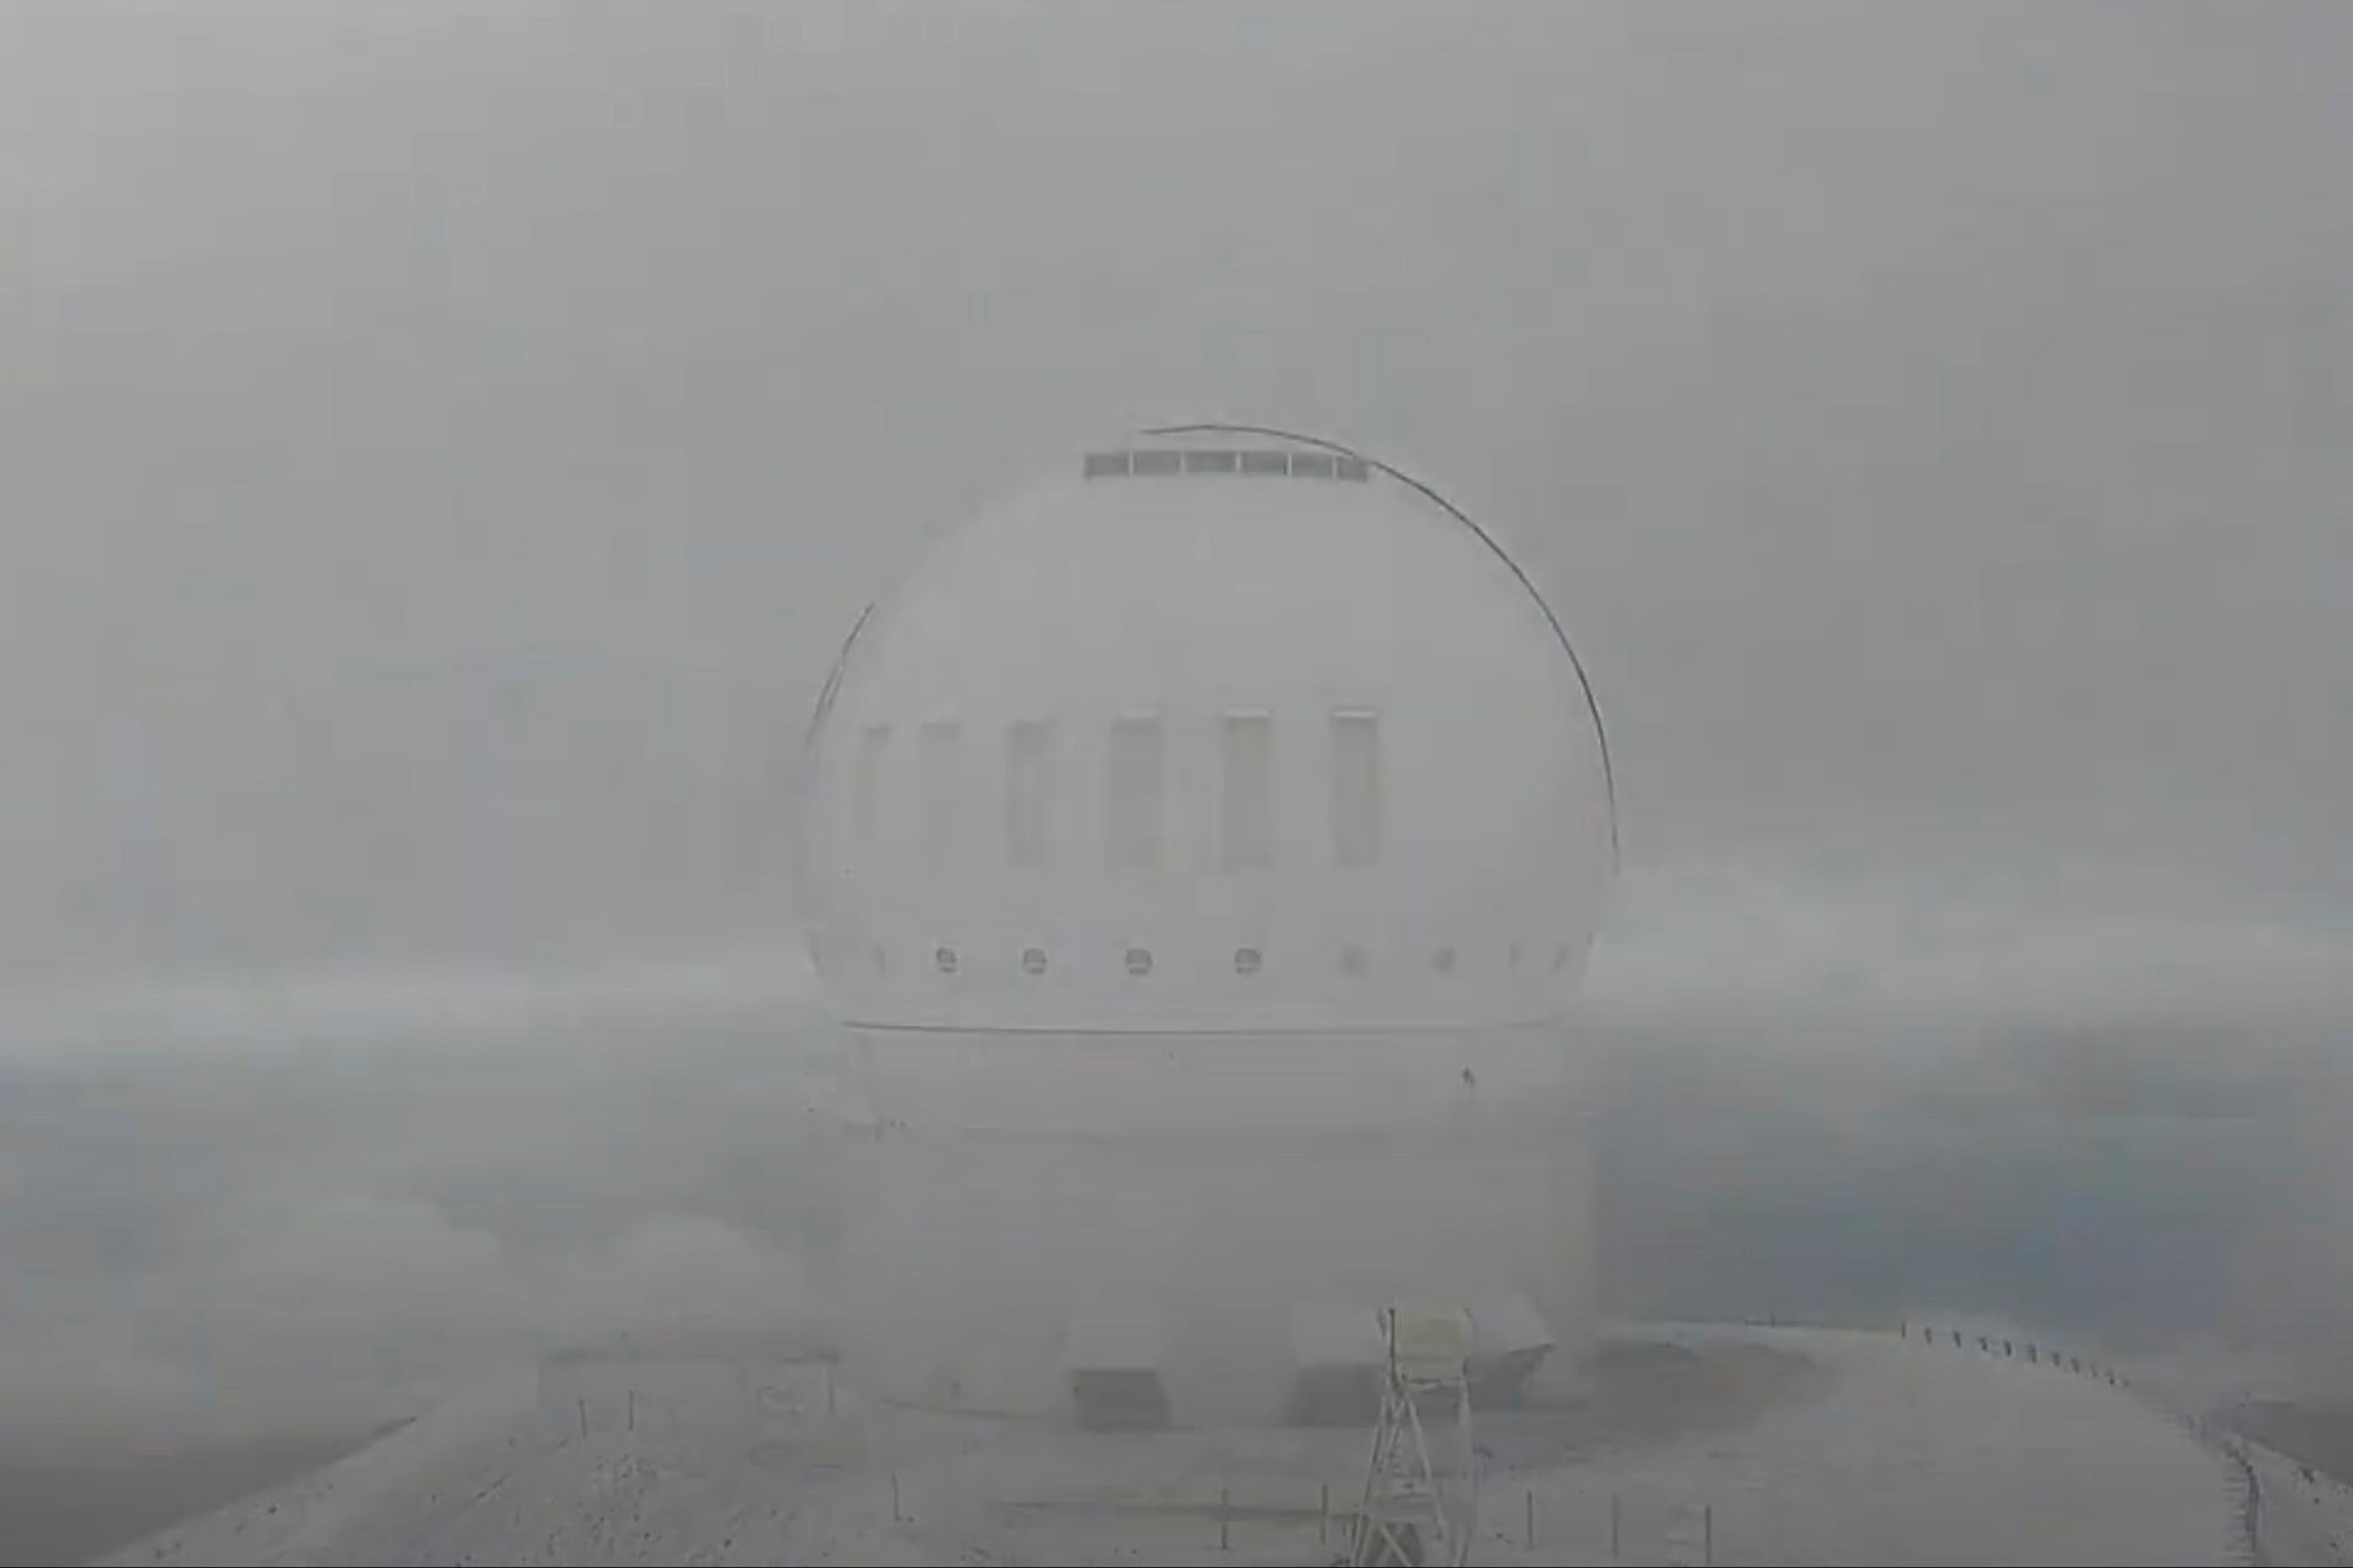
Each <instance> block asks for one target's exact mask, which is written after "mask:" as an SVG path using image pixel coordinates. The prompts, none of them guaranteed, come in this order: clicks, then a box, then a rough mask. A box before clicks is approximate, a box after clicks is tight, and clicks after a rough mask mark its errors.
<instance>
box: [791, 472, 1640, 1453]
mask: <svg viewBox="0 0 2353 1568" xmlns="http://www.w3.org/2000/svg"><path fill="white" fill-rule="evenodd" d="M1612 794H1613V790H1612V784H1611V781H1610V776H1609V758H1608V753H1607V750H1606V743H1605V741H1604V738H1603V735H1602V731H1601V725H1600V718H1599V710H1598V709H1597V708H1596V706H1595V704H1594V701H1593V698H1592V694H1591V691H1590V689H1588V685H1587V683H1586V680H1585V677H1584V672H1583V670H1582V668H1580V667H1579V665H1578V663H1577V657H1576V655H1575V653H1574V651H1573V650H1572V648H1571V647H1570V644H1569V641H1568V639H1567V637H1566V636H1565V635H1564V633H1563V631H1562V629H1561V626H1560V625H1559V623H1558V622H1557V620H1556V618H1555V617H1554V616H1553V613H1552V611H1551V610H1550V609H1549V608H1548V607H1547V606H1546V604H1545V602H1544V600H1543V599H1542V597H1541V596H1540V595H1538V594H1537V593H1536V591H1535V588H1534V587H1533V586H1532V584H1530V583H1529V582H1528V580H1527V578H1526V577H1525V575H1524V574H1522V572H1521V571H1520V569H1519V568H1518V567H1517V566H1516V565H1514V563H1513V562H1512V560H1511V559H1510V557H1509V556H1508V555H1506V554H1505V553H1504V551H1503V549H1502V548H1501V547H1500V545H1498V544H1497V542H1495V541H1494V540H1493V538H1492V537H1491V536H1489V535H1488V534H1487V533H1485V532H1484V531H1482V530H1481V529H1480V528H1479V527H1478V526H1477V525H1476V524H1475V523H1474V522H1472V521H1471V520H1470V519H1469V518H1467V517H1466V516H1465V515H1463V514H1462V513H1461V511H1459V510H1456V509H1455V508H1454V507H1453V506H1451V504H1450V503H1448V502H1447V501H1445V500H1443V499H1441V498H1440V497H1439V496H1438V495H1437V493H1436V492H1434V491H1432V490H1430V489H1428V488H1426V487H1425V486H1424V485H1422V484H1421V483H1419V481H1417V480H1415V479H1411V478H1409V477H1407V476H1405V475H1403V474H1401V473H1399V472H1398V471H1397V470H1395V469H1393V468H1388V466H1386V465H1384V464H1382V463H1381V462H1379V461H1377V460H1376V459H1373V458H1367V457H1365V456H1362V455H1359V454H1357V453H1356V452H1353V451H1349V450H1346V449H1344V448H1341V447H1335V446H1334V445H1332V444H1330V443H1327V442H1324V441H1319V440H1314V439H1310V438H1306V437H1297V436H1293V435H1287V434H1284V433H1281V432H1274V431H1266V430H1258V429H1249V428H1240V427H1231V426H1187V427H1183V428H1178V429H1171V430H1161V431H1154V432H1150V433H1146V434H1144V435H1139V436H1136V437H1131V438H1128V439H1126V440H1124V441H1121V442H1117V443H1113V444H1110V445H1106V446H1105V447H1103V448H1101V449H1099V450H1096V451H1092V452H1087V453H1083V454H1073V455H1072V457H1071V460H1070V463H1069V466H1068V468H1066V469H1064V470H1062V471H1060V472H1057V473H1053V474H1050V475H1048V476H1046V477H1044V478H1043V479H1041V480H1040V481H1039V482H1038V483H1037V484H1036V485H1035V486H1034V487H1032V488H1030V489H1028V490H1026V491H1024V492H1021V493H1019V494H1018V495H1017V496H1015V497H1014V498H1013V499H1011V500H1008V501H1007V502H1005V503H1004V504H1002V505H999V506H997V507H996V508H994V509H993V510H987V511H985V512H983V513H982V514H981V515H980V516H978V517H977V518H976V519H975V520H974V521H971V522H970V523H968V524H967V525H966V526H965V527H964V528H962V529H961V530H959V531H956V532H955V533H953V534H951V535H948V536H947V537H945V538H944V540H943V541H942V542H939V543H938V544H937V545H935V546H934V548H933V549H932V550H931V552H929V554H928V555H927V556H926V557H925V558H924V559H923V561H922V562H921V563H920V564H919V565H918V566H917V568H916V570H915V571H914V572H913V574H912V575H911V576H910V577H909V578H908V579H907V580H906V581H905V582H903V583H902V584H900V585H899V586H898V587H897V588H896V590H895V591H894V592H893V593H892V595H890V596H889V597H887V598H886V599H885V600H884V601H883V602H882V603H881V604H880V605H876V606H874V607H873V608H871V609H870V610H869V611H868V612H867V614H866V615H865V616H863V617H862V618H861V619H860V621H859V623H858V625H857V626H856V628H855V629H854V630H853V631H852V632H851V634H850V636H849V641H848V643H847V644H846V645H845V647H844V648H843V650H842V655H841V658H840V661H839V664H838V665H837V667H836V668H835V669H834V671H833V673H832V677H831V679H829V680H828V683H827V686H826V689H825V691H824V694H823V696H822V697H821V699H820V700H819V703H818V711H817V714H816V716H815V720H814V722H813V723H812V726H811V731H810V750H809V756H808V769H807V775H806V779H805V798H804V801H803V817H802V825H801V831H802V837H801V844H800V856H799V867H800V879H801V887H800V897H801V902H802V908H803V911H804V915H805V918H806V921H807V931H808V938H809V944H810V948H811V952H812V957H813V960H814V962H815V965H816V969H817V973H818V977H819V980H820V983H821V984H822V986H823V988H824V991H825V994H826V995H827V997H828V1000H829V1002H830V1004H831V1005H832V1006H833V1007H834V1008H835V1009H836V1010H837V1011H838V1013H839V1017H840V1020H841V1023H842V1025H843V1026H844V1030H845V1039H846V1042H847V1048H848V1052H849V1070H848V1071H847V1073H846V1074H845V1080H846V1083H847V1085H848V1088H847V1090H846V1094H847V1104H846V1107H845V1110H846V1120H847V1121H849V1124H850V1130H851V1136H850V1139H849V1148H850V1149H851V1150H852V1151H853V1152H854V1155H855V1158H854V1162H853V1163H852V1165H851V1168H850V1171H849V1177H848V1188H847V1190H848V1194H849V1197H848V1212H847V1213H846V1214H845V1215H844V1236H843V1253H842V1261H841V1288H842V1291H843V1296H844V1301H843V1307H844V1311H843V1321H844V1334H845V1340H844V1355H845V1361H846V1363H848V1368H847V1370H849V1372H850V1373H851V1374H852V1375H853V1376H855V1377H857V1378H860V1379H861V1380H863V1381H865V1382H866V1383H868V1384H870V1385H871V1386H872V1387H874V1388H876V1389H877V1390H878V1392H880V1393H881V1394H885V1395H887V1396H891V1397H896V1398H900V1399H904V1400H908V1401H911V1402H916V1403H930V1404H937V1405H945V1406H951V1407H956V1408H965V1409H972V1410H990V1411H1006V1412H1013V1411H1029V1412H1035V1411H1042V1410H1047V1409H1051V1408H1058V1407H1060V1406H1062V1405H1064V1404H1065V1403H1066V1402H1067V1401H1069V1400H1071V1399H1072V1398H1073V1397H1074V1396H1075V1397H1076V1398H1077V1399H1078V1401H1079V1404H1080V1406H1081V1410H1082V1414H1083V1415H1091V1416H1107V1411H1106V1410H1103V1409H1096V1410H1091V1409H1090V1408H1089V1401H1090V1397H1091V1395H1090V1394H1089V1390H1090V1389H1096V1390H1121V1389H1124V1390H1127V1391H1128V1394H1129V1395H1130V1396H1132V1397H1130V1403H1129V1408H1131V1409H1132V1410H1140V1411H1143V1412H1145V1416H1144V1417H1143V1418H1145V1419H1158V1418H1161V1417H1162V1416H1164V1415H1166V1414H1167V1413H1168V1412H1169V1411H1171V1410H1173V1412H1174V1415H1175V1417H1176V1419H1179V1420H1196V1419H1231V1418H1247V1417H1257V1416H1271V1415H1276V1414H1277V1413H1279V1411H1280V1410H1281V1408H1282V1405H1283V1404H1284V1402H1285V1400H1286V1399H1289V1398H1292V1397H1294V1396H1295V1393H1296V1391H1297V1390H1298V1389H1300V1388H1302V1387H1304V1386H1307V1385H1308V1384H1309V1383H1310V1382H1311V1379H1310V1377H1309V1375H1308V1374H1309V1373H1312V1372H1313V1371H1314V1370H1315V1366H1316V1363H1319V1362H1328V1361H1329V1360H1331V1359H1334V1358H1335V1357H1337V1358H1338V1359H1342V1360H1345V1359H1346V1358H1347V1356H1348V1355H1350V1354H1353V1353H1355V1352H1353V1351H1351V1350H1349V1349H1348V1348H1347V1347H1348V1344H1349V1343H1350V1342H1351V1336H1352V1335H1355V1334H1356V1331H1357V1329H1359V1328H1361V1325H1362V1323H1363V1322H1364V1321H1365V1320H1366V1318H1367V1317H1368V1316H1369V1314H1370V1313H1371V1312H1373V1311H1374V1310H1377V1306H1378V1305H1379V1304H1383V1303H1388V1302H1391V1301H1397V1300H1415V1301H1420V1302H1430V1303H1444V1304H1446V1305H1449V1306H1453V1305H1461V1306H1464V1307H1467V1308H1468V1309H1469V1310H1470V1311H1471V1312H1472V1317H1473V1319H1474V1321H1475V1322H1476V1323H1477V1325H1478V1327H1479V1329H1480V1330H1481V1331H1482V1333H1483V1334H1485V1335H1486V1336H1487V1342H1486V1343H1485V1345H1484V1350H1485V1351H1486V1352H1488V1353H1489V1354H1490V1362H1489V1364H1488V1367H1487V1372H1488V1373H1489V1376H1490V1380H1491V1381H1493V1379H1495V1378H1498V1377H1500V1378H1501V1379H1502V1381H1504V1383H1506V1384H1508V1383H1509V1381H1510V1380H1511V1378H1512V1377H1514V1376H1517V1375H1521V1374H1523V1373H1525V1370H1526V1369H1527V1368H1528V1367H1529V1366H1530V1365H1532V1364H1533V1363H1534V1362H1535V1361H1536V1360H1537V1359H1540V1358H1541V1357H1542V1355H1543V1354H1544V1353H1545V1348H1546V1345H1547V1344H1550V1345H1553V1346H1556V1347H1562V1348H1571V1347H1574V1346H1575V1344H1576V1342H1577V1340H1578V1338H1579V1337H1580V1335H1581V1334H1582V1333H1583V1332H1584V1331H1586V1329H1587V1327H1588V1324H1589V1322H1590V1319H1591V1310H1590V1302H1589V1287H1590V1279H1589V1269H1588V1261H1587V1258H1588V1243H1587V1229H1588V1206H1589V1205H1588V1192H1587V1177H1586V1174H1585V1170H1586V1161H1587V1152H1586V1150H1585V1147H1584V1140H1583V1139H1582V1137H1581V1136H1580V1135H1579V1134H1578V1131H1577V1119H1578V1118H1577V1111H1578V1103H1577V1093H1576V1077H1577V1074H1576V1066H1577V1057H1576V1052H1575V1050H1574V1048H1573V1047H1572V1044H1571V1042H1570V1040H1569V1037H1568V1036H1567V1034H1566V1032H1565V1031H1564V1030H1563V1028H1562V1027H1561V1026H1560V1025H1559V1023H1558V1021H1557V1016H1558V1013H1559V1011H1560V1006H1561V1003H1562V1001H1563V998H1564V996H1565V994H1567V991H1568V989H1569V988H1570V987H1571V986H1572V985H1573V984H1574V983H1575V981H1576V978H1577V975H1578V973H1580V971H1581V969H1582V968H1583V965H1584V963H1585V958H1586V954H1587V951H1588V947H1589V945H1590V944H1591V942H1592V940H1593V937H1594V933H1595V929H1596V926H1597V924H1598V922H1599V918H1600V914H1601V910H1602V905H1603V900H1604V896H1605V893H1606V891H1607V889H1608V887H1609V882H1610V881H1611V879H1612V877H1613V874H1614V869H1615V823H1614V816H1613V800H1612ZM1319 1325H1321V1326H1320V1327H1319ZM1335 1325H1337V1326H1335ZM1327 1370H1328V1369H1327ZM1139 1391H1140V1392H1139Z"/></svg>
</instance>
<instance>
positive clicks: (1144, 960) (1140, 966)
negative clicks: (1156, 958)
mask: <svg viewBox="0 0 2353 1568" xmlns="http://www.w3.org/2000/svg"><path fill="white" fill-rule="evenodd" d="M1127 972H1128V973H1130V974H1133V975H1134V976H1135V977H1136V978H1137V979H1138V980H1141V979H1143V978H1144V977H1145V975H1147V974H1149V973H1152V950H1151V949H1150V948H1148V947H1131V948H1129V949H1128V950H1127Z"/></svg>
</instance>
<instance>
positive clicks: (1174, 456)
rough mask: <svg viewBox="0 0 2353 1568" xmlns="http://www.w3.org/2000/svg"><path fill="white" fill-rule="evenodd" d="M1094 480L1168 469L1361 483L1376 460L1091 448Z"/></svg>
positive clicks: (1086, 470) (1087, 467)
mask: <svg viewBox="0 0 2353 1568" xmlns="http://www.w3.org/2000/svg"><path fill="white" fill-rule="evenodd" d="M1081 471H1082V474H1083V475H1084V477H1086V478H1087V479H1128V478H1131V477H1134V478H1143V477H1149V476H1155V475H1166V474H1247V475H1250V476H1253V477H1258V478H1272V479H1284V478H1289V479H1350V480H1354V481H1355V482H1356V483H1357V484H1363V483H1364V482H1365V481H1366V480H1367V479H1371V478H1372V465H1371V464H1370V463H1367V462H1366V460H1365V459H1364V458H1343V457H1340V456H1337V455H1336V454H1335V453H1331V452H1265V451H1229V450H1220V449H1210V448H1185V449H1148V450H1144V451H1127V452H1089V453H1088V454H1087V456H1086V462H1085V464H1084V466H1083V468H1082V470H1081Z"/></svg>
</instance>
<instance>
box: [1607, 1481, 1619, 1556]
mask: <svg viewBox="0 0 2353 1568" xmlns="http://www.w3.org/2000/svg"><path fill="white" fill-rule="evenodd" d="M1609 1555H1610V1556H1611V1557H1613V1558H1615V1557H1616V1556H1617V1555H1618V1494H1617V1493H1616V1492H1611V1493H1610V1494H1609Z"/></svg>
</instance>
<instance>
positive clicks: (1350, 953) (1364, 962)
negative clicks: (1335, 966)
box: [1340, 942, 1373, 978]
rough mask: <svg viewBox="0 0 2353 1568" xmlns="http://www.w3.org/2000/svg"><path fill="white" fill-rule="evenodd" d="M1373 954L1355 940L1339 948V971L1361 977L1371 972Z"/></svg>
mask: <svg viewBox="0 0 2353 1568" xmlns="http://www.w3.org/2000/svg"><path fill="white" fill-rule="evenodd" d="M1372 968H1373V956H1372V954H1370V953H1368V952H1366V951H1365V950H1364V949H1363V948H1361V947H1359V946H1357V945H1356V943H1355V942H1350V943H1348V945H1347V946H1345V947H1344V948H1342V949H1341V950H1340V973H1343V974H1348V975H1355V976H1357V977H1360V978H1361V977H1362V976H1364V975H1366V974H1369V973H1372Z"/></svg>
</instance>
